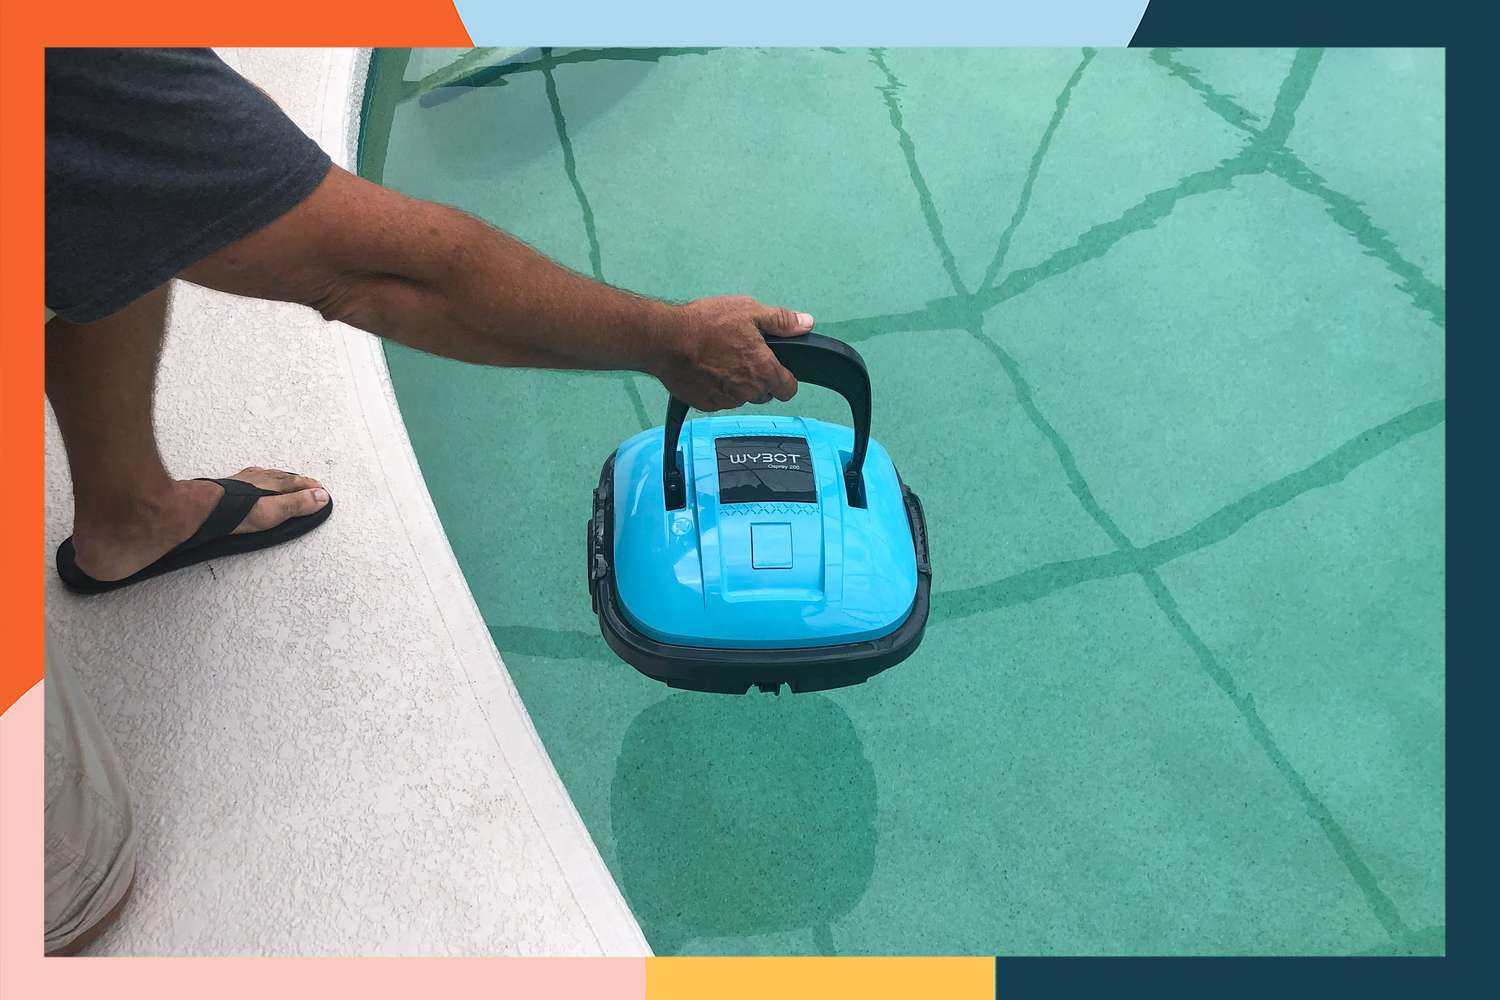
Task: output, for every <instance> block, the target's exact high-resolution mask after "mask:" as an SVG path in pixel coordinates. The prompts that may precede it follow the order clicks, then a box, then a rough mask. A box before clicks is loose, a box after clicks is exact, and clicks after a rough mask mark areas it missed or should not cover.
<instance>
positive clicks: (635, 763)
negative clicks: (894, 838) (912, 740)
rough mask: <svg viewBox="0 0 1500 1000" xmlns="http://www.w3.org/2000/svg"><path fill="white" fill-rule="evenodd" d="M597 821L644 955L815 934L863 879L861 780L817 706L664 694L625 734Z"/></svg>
mask: <svg viewBox="0 0 1500 1000" xmlns="http://www.w3.org/2000/svg"><path fill="white" fill-rule="evenodd" d="M610 817H611V822H612V824H613V827H614V840H615V847H616V850H617V851H618V854H619V863H618V872H619V876H620V884H621V888H622V889H623V890H624V892H625V896H626V898H627V899H628V900H629V901H630V905H631V907H632V909H633V910H634V911H635V914H636V916H637V918H638V919H639V920H640V922H641V926H642V928H643V929H644V930H645V932H646V936H647V938H648V939H649V940H650V942H651V946H652V948H653V949H654V950H655V951H656V952H657V953H658V954H672V953H674V952H676V951H677V950H678V949H679V948H681V947H682V945H683V943H684V942H685V941H687V940H689V939H692V938H702V937H736V938H745V937H750V936H753V935H756V934H766V933H771V932H777V931H783V932H784V931H790V930H796V929H798V928H807V929H808V930H810V931H811V932H812V934H813V937H814V942H815V943H816V945H817V947H818V949H819V950H821V951H825V952H827V951H831V950H832V946H833V941H832V932H831V930H830V928H829V926H828V925H829V924H830V923H832V922H833V921H836V920H838V919H839V918H841V917H842V916H843V915H844V914H846V913H848V912H849V911H850V910H851V909H852V908H853V907H854V905H855V904H856V903H857V902H858V901H859V899H860V897H861V896H863V895H864V891H865V888H866V887H867V886H868V885H869V882H870V875H871V873H872V871H873V870H874V867H875V771H874V768H873V767H872V766H871V765H870V762H869V761H868V760H866V759H865V754H864V747H863V745H862V744H861V743H860V740H859V735H858V734H857V733H856V732H855V730H854V726H853V724H852V723H851V722H850V721H849V716H848V715H847V714H846V713H845V712H844V710H843V708H841V707H840V706H839V705H838V703H836V702H834V701H832V700H830V699H828V698H825V697H822V696H820V695H812V694H804V695H797V696H787V697H773V696H769V695H764V696H761V695H747V696H745V697H742V698H726V697H723V696H719V695H701V694H687V693H684V694H676V695H673V696H671V697H669V698H666V699H664V700H662V701H659V702H657V703H656V704H654V705H652V706H651V707H650V708H648V709H646V710H645V711H644V712H642V713H641V714H640V715H638V716H637V717H636V718H635V720H634V721H633V722H631V724H630V726H629V728H628V729H627V730H626V732H625V742H624V745H623V746H622V747H621V749H620V757H619V761H618V763H617V764H616V769H615V777H614V783H613V785H612V787H611V789H610Z"/></svg>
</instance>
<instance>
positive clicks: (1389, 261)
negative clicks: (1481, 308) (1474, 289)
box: [1270, 150, 1448, 330]
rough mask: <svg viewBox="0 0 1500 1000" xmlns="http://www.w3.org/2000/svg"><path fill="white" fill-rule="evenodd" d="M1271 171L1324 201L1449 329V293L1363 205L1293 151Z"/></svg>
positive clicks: (1342, 224)
mask: <svg viewBox="0 0 1500 1000" xmlns="http://www.w3.org/2000/svg"><path fill="white" fill-rule="evenodd" d="M1270 172H1271V173H1272V174H1273V175H1275V176H1277V177H1280V178H1281V179H1282V180H1284V181H1286V182H1287V183H1288V184H1290V185H1291V186H1292V187H1294V188H1296V189H1297V190H1299V191H1304V192H1306V193H1307V194H1310V195H1312V196H1314V197H1316V198H1319V199H1321V200H1322V201H1323V204H1324V205H1325V206H1326V207H1327V211H1328V217H1329V218H1330V219H1332V220H1333V222H1334V224H1335V225H1337V226H1338V227H1339V228H1340V229H1343V230H1344V231H1346V232H1347V233H1349V234H1350V235H1351V236H1353V237H1354V239H1355V240H1356V241H1358V243H1359V245H1360V246H1362V247H1364V248H1365V252H1366V253H1368V254H1369V255H1370V256H1371V257H1374V258H1375V259H1376V260H1378V261H1380V262H1381V263H1382V264H1384V265H1385V266H1386V270H1388V271H1390V272H1391V273H1392V274H1394V275H1395V276H1396V277H1398V278H1400V279H1401V282H1400V284H1398V285H1397V286H1396V287H1397V288H1399V289H1400V290H1401V291H1402V292H1404V293H1405V294H1406V296H1407V297H1408V298H1410V299H1411V300H1412V304H1413V305H1415V306H1416V307H1417V308H1418V309H1420V310H1422V311H1423V312H1425V313H1426V314H1427V315H1428V316H1429V317H1431V319H1432V321H1433V322H1434V323H1436V324H1437V325H1438V327H1439V328H1440V329H1443V330H1446V329H1447V328H1448V293H1447V292H1446V291H1444V289H1443V288H1442V286H1440V285H1438V284H1435V283H1434V282H1433V281H1432V280H1431V279H1429V278H1428V277H1427V275H1426V274H1424V273H1423V271H1422V269H1421V268H1420V267H1418V266H1417V265H1416V264H1414V263H1412V262H1411V261H1409V260H1407V259H1406V258H1405V257H1404V256H1402V254H1401V251H1400V250H1399V249H1398V248H1397V247H1396V244H1395V242H1394V241H1392V239H1391V237H1390V234H1389V233H1387V232H1386V231H1385V230H1384V229H1381V228H1380V227H1379V226H1377V225H1376V224H1375V220H1373V219H1371V218H1370V215H1369V213H1368V212H1366V211H1365V210H1364V207H1363V206H1361V205H1360V203H1359V202H1357V201H1355V200H1354V199H1353V198H1351V197H1349V196H1348V195H1346V194H1341V193H1339V192H1338V191H1335V190H1333V189H1332V188H1330V187H1329V186H1328V184H1327V182H1326V181H1324V180H1323V178H1321V177H1319V176H1318V175H1317V174H1315V173H1314V172H1313V171H1312V169H1311V168H1310V167H1308V166H1307V164H1305V163H1303V162H1302V161H1301V160H1300V159H1298V158H1297V156H1296V155H1295V154H1293V153H1292V152H1291V151H1290V150H1284V151H1283V152H1282V153H1281V154H1280V155H1278V156H1274V157H1272V159H1271V166H1270Z"/></svg>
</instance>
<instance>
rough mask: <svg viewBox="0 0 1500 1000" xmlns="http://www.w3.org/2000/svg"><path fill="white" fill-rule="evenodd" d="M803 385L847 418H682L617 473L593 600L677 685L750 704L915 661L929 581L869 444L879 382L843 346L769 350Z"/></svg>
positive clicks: (897, 487) (606, 479)
mask: <svg viewBox="0 0 1500 1000" xmlns="http://www.w3.org/2000/svg"><path fill="white" fill-rule="evenodd" d="M766 343H767V344H768V345H769V346H770V348H771V350H772V352H773V353H775V355H776V357H777V359H778V360H779V361H780V362H781V363H782V364H783V365H784V366H785V367H786V368H787V370H788V371H790V372H791V373H792V374H793V375H795V376H796V377H797V379H798V381H799V382H805V383H811V384H813V385H821V386H824V387H826V388H829V389H833V390H835V391H836V392H838V393H840V394H841V395H842V396H843V397H844V398H845V399H846V400H847V401H848V403H849V408H850V411H851V412H852V414H853V418H854V426H853V428H849V427H843V426H840V425H837V424H830V423H825V422H824V421H821V420H812V419H809V418H805V417H755V418H753V419H748V418H743V417H736V416H733V415H726V416H714V417H700V418H697V419H694V420H687V419H686V418H687V411H688V407H687V404H686V403H684V402H683V401H682V400H680V399H677V398H675V397H674V398H673V399H671V400H670V401H669V402H668V404H667V422H666V426H664V427H656V428H652V429H651V430H648V431H643V432H642V433H640V434H637V435H636V436H635V437H632V438H631V439H629V440H628V441H626V442H625V443H624V444H622V445H620V447H619V448H618V449H616V451H615V452H614V454H612V455H611V456H610V457H609V458H608V459H607V460H606V461H605V463H604V469H603V471H602V472H601V473H600V475H599V485H598V487H597V488H596V489H595V490H594V505H593V516H592V517H591V518H589V524H588V584H589V596H590V597H591V598H592V600H593V607H594V612H595V613H596V614H597V615H598V616H599V629H600V631H601V632H602V633H603V635H604V640H605V642H607V643H608V644H609V647H610V648H611V649H613V650H614V651H615V653H616V654H618V655H619V656H620V658H621V659H623V660H625V661H626V662H627V663H629V664H630V665H631V666H633V667H635V668H636V669H637V670H639V671H640V672H641V673H643V674H645V675H646V676H648V677H652V678H655V679H656V680H659V681H663V682H665V683H667V684H669V685H671V686H672V687H677V688H688V689H691V690H696V691H716V692H722V693H725V694H743V693H745V692H746V691H748V690H750V688H752V687H759V688H760V689H762V690H765V691H779V690H780V688H781V685H783V684H785V685H787V686H788V687H789V688H791V690H793V691H819V690H824V689H827V688H835V687H843V686H845V685H848V684H858V683H860V682H862V681H865V680H868V679H869V678H870V677H873V676H874V675H875V674H877V673H879V672H880V671H882V670H884V669H886V668H887V667H891V666H894V665H896V664H897V663H900V662H901V661H902V660H904V659H906V658H907V657H908V656H910V655H911V653H912V652H913V651H914V650H915V649H916V648H917V644H918V643H919V642H920V641H921V639H922V630H923V629H924V628H925V627H926V625H927V611H928V606H929V602H930V600H931V587H932V571H931V568H930V566H929V564H928V561H927V526H926V522H925V520H924V518H923V515H922V504H921V502H920V501H919V500H918V499H917V496H916V494H915V493H913V492H912V491H911V490H910V489H909V488H907V486H906V484H905V483H903V482H902V481H901V476H900V474H899V473H898V472H897V471H896V467H895V465H894V464H893V463H892V462H891V457H890V455H888V454H886V451H885V449H884V448H882V447H881V446H880V443H879V442H877V441H873V440H871V438H870V376H869V373H868V372H867V371H866V369H865V364H864V361H863V359H861V358H860V356H859V354H858V352H856V351H855V350H854V348H852V347H850V346H849V345H848V344H845V343H843V342H842V341H838V340H834V339H832V338H830V337H823V336H820V335H818V334H807V335H804V336H801V337H792V338H779V337H767V338H766Z"/></svg>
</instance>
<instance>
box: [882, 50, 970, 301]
mask: <svg viewBox="0 0 1500 1000" xmlns="http://www.w3.org/2000/svg"><path fill="white" fill-rule="evenodd" d="M870 61H871V62H873V63H874V64H875V66H876V67H877V68H878V69H879V70H880V72H881V73H882V74H884V76H885V85H884V86H882V87H878V88H876V89H877V90H879V91H880V96H881V98H882V99H883V100H884V101H885V110H886V114H887V115H888V116H889V117H890V120H891V127H892V128H894V129H895V130H896V136H897V140H898V142H899V143H900V145H901V155H902V156H903V157H905V159H906V172H907V173H908V174H909V175H910V176H911V182H912V186H913V187H915V188H916V189H917V200H918V201H919V202H920V203H921V206H922V218H923V219H924V220H925V221H926V223H927V231H928V232H929V233H931V234H932V241H933V244H934V245H935V246H936V247H937V251H938V256H939V257H940V258H942V262H943V270H944V271H946V272H947V274H948V280H949V281H950V282H951V283H952V285H953V290H954V291H955V292H956V293H958V294H959V295H967V294H968V289H967V288H966V287H965V286H964V279H963V277H962V276H960V275H959V273H958V261H957V260H955V259H954V257H953V250H952V249H951V248H950V247H949V246H948V241H947V239H946V238H945V237H944V236H943V223H942V220H940V219H939V218H938V214H937V206H936V205H935V204H934V203H933V200H932V191H931V190H929V189H928V187H927V180H926V179H925V178H924V177H923V176H922V171H921V170H920V169H918V167H917V146H916V143H914V142H913V141H912V138H911V135H910V133H908V132H907V131H906V123H905V120H904V119H903V118H902V115H901V101H900V99H899V98H898V97H897V93H898V92H899V91H900V90H901V89H902V88H903V87H904V86H905V85H904V84H903V83H902V82H901V81H900V80H898V79H896V74H894V73H892V72H891V69H890V67H889V66H887V65H886V62H885V50H884V49H871V50H870Z"/></svg>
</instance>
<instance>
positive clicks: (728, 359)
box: [653, 295, 813, 410]
mask: <svg viewBox="0 0 1500 1000" xmlns="http://www.w3.org/2000/svg"><path fill="white" fill-rule="evenodd" d="M673 312H674V316H673V324H672V325H673V328H674V329H673V332H672V334H671V335H670V337H669V341H668V345H667V348H666V350H665V351H664V352H663V355H664V360H663V363H662V364H661V365H660V366H659V369H658V370H656V371H654V372H653V374H654V375H656V377H657V378H659V379H661V381H662V384H663V385H665V386H666V387H667V391H668V392H670V393H671V394H672V395H674V396H676V397H677V398H678V399H681V400H683V401H684V402H686V403H687V404H688V405H689V406H692V407H694V408H695V409H699V410H727V409H732V408H733V407H736V406H739V405H741V404H742V403H767V402H770V401H771V399H772V398H773V397H774V398H776V399H780V400H783V401H784V400H788V399H791V398H792V397H793V396H795V395H796V394H797V380H796V379H795V378H793V377H792V373H791V372H789V371H787V370H786V369H785V368H783V367H782V365H781V362H779V361H777V360H776V356H775V355H774V354H772V353H771V349H770V348H769V347H767V346H766V342H765V338H763V337H762V336H761V334H762V333H766V334H770V335H772V336H777V337H796V336H800V335H801V334H804V333H807V332H808V331H810V330H811V329H812V328H813V318H812V317H811V316H809V315H808V314H807V313H799V312H793V311H792V310H790V309H782V308H778V307H776V306H768V305H762V304H761V303H759V302H757V301H755V300H754V299H752V298H750V297H748V296H744V295H722V296H716V297H714V298H708V299H697V300H695V301H693V302H689V303H687V304H686V305H681V306H676V307H674V309H673Z"/></svg>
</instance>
